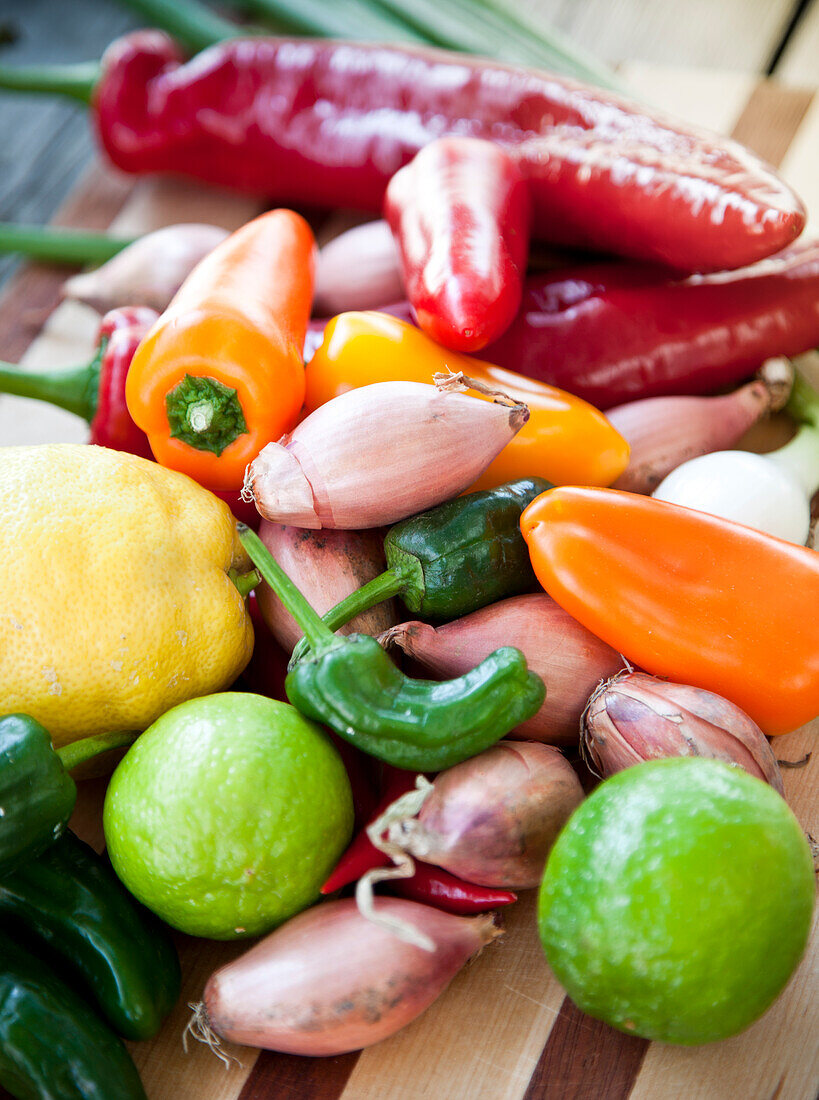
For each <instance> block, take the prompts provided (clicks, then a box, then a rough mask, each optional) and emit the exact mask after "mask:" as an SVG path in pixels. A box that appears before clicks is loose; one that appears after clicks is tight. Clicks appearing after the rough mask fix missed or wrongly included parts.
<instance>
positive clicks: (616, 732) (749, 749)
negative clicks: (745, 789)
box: [582, 672, 784, 794]
mask: <svg viewBox="0 0 819 1100" xmlns="http://www.w3.org/2000/svg"><path fill="white" fill-rule="evenodd" d="M582 748H583V751H584V752H585V753H586V754H587V755H588V756H589V757H591V760H592V762H593V764H594V766H595V767H596V768H597V769H598V770H599V771H600V773H601V774H602V775H603V776H604V777H607V776H610V775H614V773H615V772H618V771H622V770H623V769H624V768H629V767H631V766H632V765H634V764H640V763H642V762H643V761H646V760H661V759H663V758H665V757H668V756H705V757H710V758H713V759H715V760H724V761H725V762H726V763H727V764H734V765H736V766H737V767H740V768H744V769H745V771H746V772H748V773H749V774H750V775H753V776H756V778H757V779H763V780H765V782H766V783H770V785H771V786H772V787H773V788H774V790H776V791H778V792H779V794H783V793H784V788H783V785H782V776H781V773H780V771H779V765H778V764H777V762H776V757H775V756H774V753H773V750H772V749H771V746H770V744H769V743H768V741H767V739H766V737H765V735H764V734H763V732H762V730H761V729H760V728H759V726H757V725H756V723H755V722H754V721H752V719H751V718H749V717H748V715H747V714H746V713H745V711H743V710H740V708H739V707H738V706H736V705H735V704H734V703H730V702H729V701H728V700H727V699H723V698H722V697H721V696H720V695H716V694H714V692H711V691H705V690H703V689H702V688H697V687H690V686H688V685H687V684H673V683H669V682H668V681H666V680H660V679H658V678H657V677H656V676H649V675H648V674H646V673H643V672H629V673H624V674H622V675H620V676H616V677H614V678H613V679H612V680H609V681H608V682H607V683H605V684H602V685H601V686H600V688H599V689H598V691H597V692H595V694H594V695H593V696H592V698H591V700H590V701H589V707H588V710H587V711H586V713H585V715H584V717H583V736H582Z"/></svg>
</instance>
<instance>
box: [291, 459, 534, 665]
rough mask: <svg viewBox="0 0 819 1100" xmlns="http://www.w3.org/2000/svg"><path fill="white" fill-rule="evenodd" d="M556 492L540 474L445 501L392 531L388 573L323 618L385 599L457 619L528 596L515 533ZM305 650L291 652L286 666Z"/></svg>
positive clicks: (522, 550) (342, 619)
mask: <svg viewBox="0 0 819 1100" xmlns="http://www.w3.org/2000/svg"><path fill="white" fill-rule="evenodd" d="M551 488H553V486H552V484H551V482H549V481H544V480H543V478H540V477H527V478H520V479H519V480H518V481H510V482H507V484H506V485H499V486H498V487H497V488H496V489H489V490H486V491H485V492H480V493H468V494H467V495H466V496H462V497H456V498H455V500H448V501H447V502H446V503H445V504H439V505H438V506H437V507H435V508H430V509H429V511H427V512H421V513H419V515H417V516H410V517H409V519H404V520H402V521H401V522H400V523H396V524H395V526H394V527H391V528H390V530H389V531H388V532H387V534H386V536H385V538H384V554H385V556H386V558H387V569H386V570H385V571H384V572H383V573H381V574H380V575H379V576H378V577H374V578H373V580H371V581H368V582H367V584H365V585H362V587H361V588H359V589H358V590H357V591H356V592H352V593H351V594H350V595H349V596H347V597H345V598H344V599H343V600H341V602H340V603H337V604H336V606H335V607H333V608H331V609H330V610H329V611H328V612H327V613H326V614H325V615H324V616H323V618H324V621H325V623H326V624H327V626H328V627H329V628H330V630H338V628H339V627H340V626H344V625H345V624H346V623H348V622H350V621H351V619H354V618H355V617H356V615H360V614H361V612H362V611H366V610H367V609H368V608H370V607H373V606H374V605H375V604H377V603H381V602H382V601H383V600H389V599H392V597H393V596H399V597H400V599H401V601H402V602H403V604H404V605H405V607H406V608H407V610H408V611H410V612H411V613H412V614H413V615H420V616H421V617H422V618H424V619H458V618H460V617H461V616H462V615H468V614H469V613H470V612H472V611H477V610H478V609H479V608H481V607H486V605H487V604H490V603H495V602H496V601H497V600H504V599H506V598H507V597H509V596H517V595H520V594H521V593H522V592H531V591H532V590H533V589H535V588H537V579H536V577H535V574H534V570H533V569H532V563H531V561H530V559H529V550H528V547H527V546H526V543H525V542H524V540H523V536H522V535H521V533H520V517H521V513H522V512H523V510H524V508H526V507H527V506H528V505H529V504H531V503H532V501H533V500H534V499H535V497H539V496H540V494H541V493H545V492H546V490H547V489H551ZM306 649H307V644H306V642H305V641H304V640H302V641H300V642H299V644H298V645H297V646H296V648H295V650H294V651H293V659H292V661H291V666H292V665H294V664H295V663H296V662H297V661H299V660H300V659H301V658H302V657H303V656H304V653H305V651H306Z"/></svg>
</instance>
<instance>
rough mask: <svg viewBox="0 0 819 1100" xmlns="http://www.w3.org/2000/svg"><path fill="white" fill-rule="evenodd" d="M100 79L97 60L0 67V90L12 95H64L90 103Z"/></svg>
mask: <svg viewBox="0 0 819 1100" xmlns="http://www.w3.org/2000/svg"><path fill="white" fill-rule="evenodd" d="M99 76H100V66H99V62H97V61H83V62H81V63H80V64H78V65H22V66H12V65H0V88H8V89H9V90H10V91H14V92H45V93H46V94H47V95H66V96H70V98H71V99H78V100H79V101H80V102H81V103H86V104H87V103H90V102H91V96H92V95H93V92H94V88H95V86H96V83H97V81H98V80H99Z"/></svg>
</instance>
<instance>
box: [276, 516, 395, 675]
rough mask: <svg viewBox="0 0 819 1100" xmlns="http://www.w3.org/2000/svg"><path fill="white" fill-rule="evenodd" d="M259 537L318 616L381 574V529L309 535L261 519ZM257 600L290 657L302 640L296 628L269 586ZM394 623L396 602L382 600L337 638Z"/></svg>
mask: <svg viewBox="0 0 819 1100" xmlns="http://www.w3.org/2000/svg"><path fill="white" fill-rule="evenodd" d="M259 537H260V538H261V540H262V542H263V543H264V544H265V546H266V547H267V549H268V550H269V551H270V553H271V554H272V555H273V557H274V558H275V559H276V561H277V562H278V563H279V565H280V566H281V567H282V569H284V571H285V573H286V574H287V575H288V577H290V579H291V580H292V581H293V583H294V584H295V585H296V586H297V588H299V589H300V590H301V592H302V593H303V595H304V597H305V599H306V600H307V602H308V603H309V604H310V606H311V607H313V608H314V609H315V610H316V611H317V612H318V614H319V615H324V614H325V613H326V612H327V611H329V610H330V609H331V608H332V607H335V605H336V604H337V603H340V602H341V600H343V599H344V598H345V596H349V595H350V593H352V592H354V591H356V589H358V588H360V587H361V586H362V585H363V584H366V583H367V581H370V580H372V579H373V578H374V577H377V576H378V575H379V573H381V572H382V571H383V570H384V569H386V560H385V558H384V540H383V538H382V532H381V530H380V529H376V530H372V531H333V530H329V529H328V530H323V531H311V530H308V529H306V528H304V527H285V526H284V525H283V524H280V523H269V522H268V521H267V520H262V523H261V526H260V527H259ZM256 596H257V599H258V601H259V608H260V610H261V612H262V617H263V618H264V621H265V623H266V624H267V626H268V628H269V630H270V632H271V634H272V635H273V636H274V638H275V639H276V641H277V642H278V643H279V645H281V646H282V647H283V648H284V649H286V650H287V652H288V653H292V651H293V648H294V646H295V645H296V643H297V642H298V641H299V639H300V638H301V637H302V634H303V631H302V629H301V627H300V626H298V624H297V623H296V620H295V619H294V618H293V616H292V615H291V614H290V612H289V611H287V610H285V607H284V605H283V604H282V602H281V600H280V599H279V598H278V596H277V595H276V594H275V592H274V591H273V590H272V589H271V588H270V586H269V585H268V584H265V583H264V582H262V583H261V584H260V585H259V586H258V588H257V589H256ZM395 620H396V611H395V602H394V601H393V600H385V601H384V602H383V603H380V604H376V606H375V607H371V608H370V609H369V610H368V611H364V612H362V613H361V614H360V615H357V616H356V617H355V618H354V619H352V620H351V621H350V622H349V623H347V625H346V626H342V627H340V628H339V633H342V634H351V633H357V634H371V635H376V634H380V633H381V632H382V631H384V630H387V629H388V628H389V627H391V626H392V625H393V624H394V623H395Z"/></svg>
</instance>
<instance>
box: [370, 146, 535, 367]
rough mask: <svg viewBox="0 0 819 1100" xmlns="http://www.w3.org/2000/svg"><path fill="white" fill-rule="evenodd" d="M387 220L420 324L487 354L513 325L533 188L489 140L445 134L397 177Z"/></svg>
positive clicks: (444, 339)
mask: <svg viewBox="0 0 819 1100" xmlns="http://www.w3.org/2000/svg"><path fill="white" fill-rule="evenodd" d="M384 216H385V218H386V219H387V221H388V222H389V224H390V227H391V229H392V231H393V233H394V235H395V239H396V242H397V244H398V252H399V256H400V259H401V268H402V274H403V279H404V285H405V287H406V292H407V297H408V298H409V300H410V302H411V303H412V306H413V309H414V310H415V315H416V317H417V319H418V324H419V325H420V326H421V328H422V329H423V330H424V331H425V332H426V333H427V334H428V335H429V336H431V337H432V338H433V340H437V341H438V343H439V344H443V345H444V346H445V347H448V348H454V349H455V350H456V351H466V352H472V351H478V349H479V348H482V347H485V346H486V345H487V344H488V343H489V342H490V341H492V340H496V339H497V338H498V337H499V336H500V335H501V334H502V333H503V332H504V331H505V330H506V329H507V328H508V327H509V325H510V324H511V322H512V319H513V318H514V316H515V314H516V313H517V311H518V307H519V306H520V300H521V294H522V292H523V277H524V275H525V274H526V260H527V255H528V252H529V222H530V203H529V191H528V189H527V186H526V183H525V181H524V179H523V177H522V175H521V174H520V170H519V169H518V167H517V165H516V164H515V162H514V161H513V160H512V159H511V157H509V156H507V154H506V153H505V152H504V151H503V150H502V149H501V148H499V147H498V146H497V145H494V144H493V143H492V142H490V141H480V140H478V139H476V138H464V137H449V138H440V139H439V140H438V141H433V142H431V143H430V144H429V145H426V146H424V148H423V149H422V150H421V152H420V153H418V155H417V156H416V157H415V158H414V160H412V161H411V162H410V163H409V164H408V165H406V167H404V168H402V169H401V171H400V172H397V173H396V174H395V175H394V176H393V178H392V179H391V180H390V184H389V187H388V188H387V195H386V199H385V202H384Z"/></svg>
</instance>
